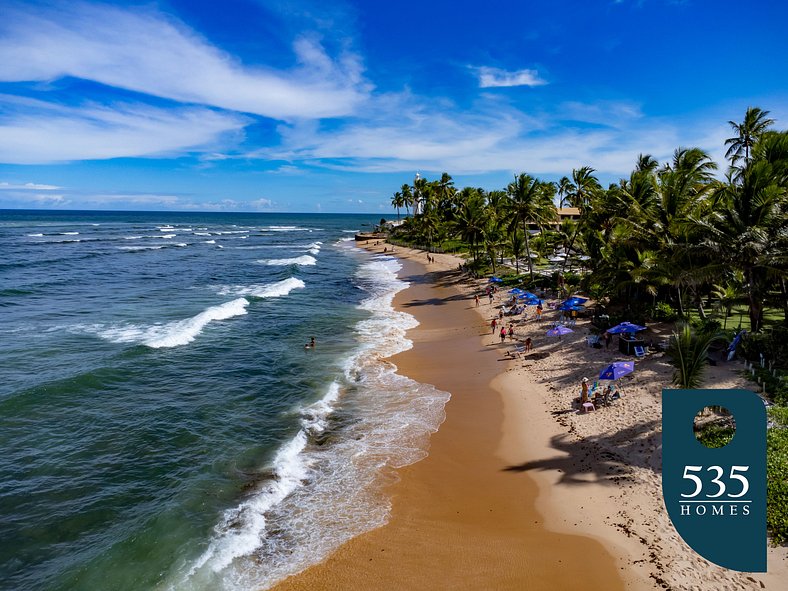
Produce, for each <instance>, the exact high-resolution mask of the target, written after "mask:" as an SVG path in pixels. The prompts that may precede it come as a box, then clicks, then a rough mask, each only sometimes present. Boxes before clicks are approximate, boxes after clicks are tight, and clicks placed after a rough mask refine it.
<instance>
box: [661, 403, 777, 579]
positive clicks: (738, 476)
mask: <svg viewBox="0 0 788 591" xmlns="http://www.w3.org/2000/svg"><path fill="white" fill-rule="evenodd" d="M706 407H712V408H714V407H723V408H726V409H728V410H729V411H730V412H731V413H732V414H733V417H734V419H735V422H736V433H735V435H734V436H733V439H732V440H731V441H730V442H729V443H728V444H727V445H724V446H723V447H718V448H709V447H706V446H705V445H703V444H702V443H701V442H699V441H698V440H697V439H696V438H695V435H694V432H693V422H694V419H695V416H696V415H697V414H698V412H699V411H700V410H702V409H703V408H706ZM662 442H663V445H662V453H663V456H662V493H663V496H664V501H665V507H666V508H667V510H668V514H669V516H670V519H671V521H672V522H673V525H674V527H675V528H676V530H677V531H678V532H679V534H680V535H681V537H682V538H684V540H685V541H686V542H687V544H689V545H690V547H692V549H693V550H695V551H696V552H697V553H698V554H700V555H701V556H703V557H704V558H706V559H707V560H710V561H711V562H714V563H716V564H719V565H720V566H723V567H725V568H729V569H732V570H738V571H747V572H765V571H766V411H765V409H764V406H763V401H762V400H761V399H760V397H758V396H757V395H756V394H754V393H753V392H750V391H748V390H663V392H662Z"/></svg>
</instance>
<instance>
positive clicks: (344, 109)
mask: <svg viewBox="0 0 788 591" xmlns="http://www.w3.org/2000/svg"><path fill="white" fill-rule="evenodd" d="M293 51H294V55H295V58H296V60H297V62H298V65H297V66H296V67H294V68H292V69H290V70H285V71H280V70H276V69H273V68H264V67H254V68H253V67H249V66H245V65H244V64H242V63H241V62H240V61H239V60H237V59H236V58H234V57H232V56H230V55H229V54H227V53H225V52H223V51H222V50H220V49H219V48H217V47H215V46H213V45H211V44H210V43H209V42H208V41H207V40H205V39H203V38H201V37H200V36H198V35H197V34H196V33H195V32H194V31H192V30H190V29H188V28H187V27H186V26H185V25H184V24H183V23H181V22H178V21H175V20H174V19H172V18H170V17H167V16H165V15H163V14H162V13H160V12H157V11H154V10H152V9H143V8H141V7H135V8H133V9H131V8H130V9H124V8H120V7H115V6H108V5H98V4H87V3H83V2H74V3H61V4H57V5H56V6H55V7H47V8H42V7H40V6H37V5H35V6H34V5H30V6H26V5H24V4H18V5H15V6H11V7H4V15H3V19H2V20H0V81H6V82H20V81H50V80H55V79H58V78H62V77H65V76H73V77H76V78H83V79H87V80H93V81H96V82H100V83H102V84H106V85H108V86H114V87H117V88H123V89H128V90H132V91H136V92H141V93H146V94H149V95H154V96H158V97H164V98H168V99H173V100H176V101H180V102H185V103H197V104H203V105H211V106H215V107H220V108H223V109H229V110H234V111H240V112H248V113H255V114H258V115H263V116H266V117H272V118H276V119H285V120H286V119H291V118H300V117H336V116H341V115H347V114H350V113H353V112H354V111H355V109H356V107H357V106H358V104H359V103H361V102H362V101H363V100H364V99H365V96H366V94H367V93H368V92H369V90H370V87H369V85H368V84H367V83H366V82H365V81H364V80H363V77H362V68H361V65H360V60H359V59H358V58H357V56H355V55H353V54H350V53H345V54H343V55H340V56H339V57H338V58H336V59H332V58H331V57H329V56H328V55H327V54H326V52H325V50H324V49H323V47H322V46H321V45H320V44H319V43H318V42H317V41H315V40H314V39H310V38H309V37H302V38H300V39H298V40H296V42H295V44H294V47H293Z"/></svg>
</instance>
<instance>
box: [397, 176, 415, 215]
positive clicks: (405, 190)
mask: <svg viewBox="0 0 788 591" xmlns="http://www.w3.org/2000/svg"><path fill="white" fill-rule="evenodd" d="M400 193H402V204H403V205H404V206H405V215H410V211H409V208H410V207H411V206H412V205H413V191H411V188H410V185H409V184H408V183H405V184H404V185H402V187H401V188H400Z"/></svg>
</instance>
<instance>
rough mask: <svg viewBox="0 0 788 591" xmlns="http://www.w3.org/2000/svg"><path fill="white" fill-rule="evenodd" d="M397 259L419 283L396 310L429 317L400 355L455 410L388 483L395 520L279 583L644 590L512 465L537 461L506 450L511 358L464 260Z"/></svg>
mask: <svg viewBox="0 0 788 591" xmlns="http://www.w3.org/2000/svg"><path fill="white" fill-rule="evenodd" d="M384 244H385V243H384ZM383 248H384V246H383V244H381V245H380V246H379V247H378V248H374V247H371V245H370V246H369V247H368V250H370V251H372V252H382V250H383ZM399 250H400V249H398V251H399ZM415 253H416V251H413V253H411V254H412V255H415ZM395 256H397V258H398V259H399V260H400V261H401V263H402V265H403V269H402V271H401V272H400V278H401V279H403V280H405V281H408V282H409V283H410V287H408V288H407V289H406V290H404V291H402V292H400V293H399V294H397V296H396V297H395V300H394V307H395V308H396V309H397V310H402V311H406V312H408V313H410V314H413V315H414V316H415V317H416V318H417V320H418V321H419V323H420V325H419V326H418V327H417V328H415V329H412V330H411V331H408V338H410V339H411V340H412V341H413V343H414V345H413V348H412V349H410V350H408V351H406V352H404V353H400V354H398V355H396V356H394V357H392V358H390V361H391V362H392V363H394V364H395V365H396V366H397V367H398V373H400V374H403V375H407V376H408V377H410V378H412V379H414V380H416V381H419V382H422V383H428V384H431V385H433V386H435V387H437V388H439V389H441V390H446V391H448V392H450V393H451V394H452V398H451V400H449V402H448V403H447V405H446V409H445V410H446V417H447V418H446V420H445V422H444V423H443V424H442V425H441V426H440V428H439V430H438V432H437V433H434V434H433V435H432V437H431V439H430V445H429V449H428V454H429V455H428V456H427V457H426V458H425V459H423V460H421V461H419V462H417V463H415V464H412V465H410V466H406V467H404V468H401V469H399V470H398V475H399V480H398V481H397V482H396V483H394V484H392V485H390V486H389V487H388V489H387V491H386V492H387V494H388V495H390V497H391V501H392V511H391V516H390V519H389V521H388V523H387V524H386V525H384V526H382V527H380V528H378V529H375V530H372V531H369V532H367V533H365V534H362V535H360V536H358V537H356V538H354V539H352V540H350V541H348V542H347V543H345V544H344V545H343V546H341V547H340V548H339V549H338V550H337V551H336V552H335V553H334V554H332V555H331V556H330V557H329V558H328V559H327V560H325V561H323V562H322V563H319V564H317V565H314V566H312V567H310V568H308V569H306V570H305V571H303V572H301V573H299V574H296V575H294V576H292V577H289V578H288V579H286V580H284V581H283V582H281V583H280V584H278V585H276V586H275V587H274V589H276V590H278V591H283V590H290V589H338V588H339V589H369V588H374V589H403V588H404V589H430V588H460V589H481V588H490V589H523V588H533V589H542V588H572V587H573V585H574V584H576V582H577V581H578V580H579V579H581V578H582V580H583V581H584V587H585V588H588V589H606V590H610V591H614V590H616V589H624V588H632V587H625V585H624V582H623V581H621V580H619V575H620V574H621V573H622V572H623V571H622V568H623V566H622V565H620V564H618V562H617V561H616V560H615V559H614V557H613V556H612V555H611V554H610V552H609V551H608V550H609V548H607V547H606V546H608V545H609V541H605V542H604V543H602V542H600V540H599V539H598V538H596V537H588V536H584V535H578V534H577V532H573V531H568V530H567V531H564V532H561V533H556V532H555V531H553V528H552V527H545V519H544V518H543V517H542V514H541V512H540V511H538V510H537V509H536V507H535V504H536V502H537V501H536V499H537V497H538V496H540V494H541V491H542V489H543V487H542V485H540V484H538V483H537V479H536V478H534V477H533V475H531V474H528V473H526V471H520V470H513V469H510V468H511V466H512V465H513V464H514V463H517V462H521V463H522V462H525V461H529V460H531V459H533V460H535V459H536V458H531V457H530V456H523V455H519V454H518V453H515V452H514V451H510V452H508V453H507V451H506V450H502V449H501V447H500V446H501V441H502V429H503V428H504V424H505V417H506V416H508V415H509V414H511V413H510V411H509V409H507V408H506V404H505V402H504V400H503V399H502V398H501V395H500V393H499V392H498V391H497V389H496V388H493V386H492V385H491V384H492V382H493V381H494V380H496V378H497V377H498V376H499V375H500V373H501V371H502V369H504V367H505V366H506V365H508V364H509V362H507V361H505V360H503V359H502V358H501V355H500V353H499V352H497V351H495V350H493V351H489V350H486V349H488V347H487V346H486V340H487V339H488V334H487V331H488V328H487V326H486V325H485V323H484V322H483V321H482V318H481V317H480V316H479V315H478V313H477V311H476V310H475V309H474V306H473V298H472V296H470V295H469V292H468V291H467V290H466V289H462V288H461V287H459V286H458V285H456V282H457V280H458V279H462V278H461V277H460V276H459V274H457V273H456V271H454V270H455V269H456V264H455V263H453V261H448V260H447V261H446V262H445V264H444V265H441V267H440V268H438V266H437V265H432V266H431V268H429V269H428V268H426V267H425V266H424V265H423V264H422V262H421V261H419V260H418V258H414V256H409V255H408V254H407V253H406V252H404V251H400V252H397V253H395ZM432 267H435V269H433V268H432ZM507 348H508V347H507ZM458 367H460V368H463V370H462V371H457V368H458ZM469 367H472V368H473V370H472V371H468V368H469ZM517 445H519V442H518V443H517ZM575 517H577V518H579V517H580V516H579V515H578V516H572V517H571V518H572V519H574V518H575ZM627 578H629V577H627Z"/></svg>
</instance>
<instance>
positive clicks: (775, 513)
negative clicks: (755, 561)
mask: <svg viewBox="0 0 788 591" xmlns="http://www.w3.org/2000/svg"><path fill="white" fill-rule="evenodd" d="M766 525H767V526H768V528H769V531H770V532H771V534H772V541H773V542H774V543H775V544H783V543H785V542H788V429H784V428H783V429H769V431H768V433H767V435H766Z"/></svg>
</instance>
